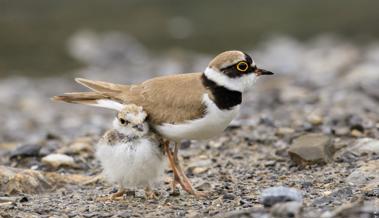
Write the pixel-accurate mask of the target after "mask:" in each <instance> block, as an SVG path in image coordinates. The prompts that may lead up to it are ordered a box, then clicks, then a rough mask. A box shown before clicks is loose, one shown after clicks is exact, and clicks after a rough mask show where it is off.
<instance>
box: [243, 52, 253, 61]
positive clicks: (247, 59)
mask: <svg viewBox="0 0 379 218" xmlns="http://www.w3.org/2000/svg"><path fill="white" fill-rule="evenodd" d="M243 54H244V55H245V59H246V61H247V63H249V64H252V63H253V59H252V58H251V57H250V56H249V55H248V54H246V53H245V52H244V53H243Z"/></svg>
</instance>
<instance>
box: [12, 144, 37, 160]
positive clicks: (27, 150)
mask: <svg viewBox="0 0 379 218" xmlns="http://www.w3.org/2000/svg"><path fill="white" fill-rule="evenodd" d="M41 147H42V146H41V145H40V144H25V145H20V146H17V147H16V148H15V149H14V150H13V151H12V152H11V154H10V158H15V157H35V156H38V155H39V150H40V149H41Z"/></svg>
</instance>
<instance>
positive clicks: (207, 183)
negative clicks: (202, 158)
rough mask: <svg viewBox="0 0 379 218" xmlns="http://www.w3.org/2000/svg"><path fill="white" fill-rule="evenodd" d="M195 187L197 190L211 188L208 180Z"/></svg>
mask: <svg viewBox="0 0 379 218" xmlns="http://www.w3.org/2000/svg"><path fill="white" fill-rule="evenodd" d="M196 189H197V190H199V191H209V190H211V189H212V185H211V184H210V183H209V182H204V183H201V184H200V185H198V186H196Z"/></svg>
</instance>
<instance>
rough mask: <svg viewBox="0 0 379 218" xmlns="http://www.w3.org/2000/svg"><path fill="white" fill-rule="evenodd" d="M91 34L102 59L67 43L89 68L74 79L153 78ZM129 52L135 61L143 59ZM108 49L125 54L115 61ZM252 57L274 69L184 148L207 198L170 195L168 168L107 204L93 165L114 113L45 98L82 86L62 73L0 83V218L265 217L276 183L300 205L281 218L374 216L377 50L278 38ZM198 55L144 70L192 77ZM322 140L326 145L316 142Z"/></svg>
mask: <svg viewBox="0 0 379 218" xmlns="http://www.w3.org/2000/svg"><path fill="white" fill-rule="evenodd" d="M96 37H98V40H97V41H96V43H95V44H93V45H92V46H93V50H96V49H98V50H101V51H104V52H103V53H102V55H101V56H99V55H96V54H98V53H96V54H92V53H91V54H88V53H85V51H82V50H80V43H79V42H78V41H80V40H86V38H85V35H77V36H74V37H73V39H72V41H71V46H72V49H71V50H72V53H73V56H75V57H78V58H79V57H81V58H82V59H81V60H82V61H84V62H86V63H87V65H88V67H86V68H84V69H81V70H80V71H78V72H75V75H76V76H83V77H89V78H96V79H105V80H108V81H122V82H124V81H125V82H127V81H141V80H142V79H144V78H146V77H151V76H154V75H153V74H151V75H144V76H141V75H140V74H138V72H140V71H139V70H140V69H139V67H140V66H142V65H143V64H141V63H139V62H138V60H134V59H133V58H131V57H130V55H129V56H128V54H129V53H128V52H129V51H128V52H127V51H123V50H122V51H119V50H117V49H116V51H113V50H112V48H113V49H115V48H114V47H115V46H110V45H109V40H108V41H107V40H106V38H107V37H108V36H107V35H101V36H96ZM112 37H114V36H112ZM103 41H107V43H108V44H106V43H104V42H103ZM116 41H117V43H121V44H122V43H125V45H124V46H127V45H128V44H127V43H129V42H127V41H125V42H122V41H121V42H120V40H116ZM75 43H77V44H75ZM133 43H136V42H133ZM111 44H112V43H111ZM107 46H108V47H107ZM104 47H105V48H109V49H108V50H107V49H104ZM140 47H141V46H135V47H133V48H134V50H138V49H142V48H140ZM73 48H75V49H73ZM138 51H139V52H137V53H138V54H139V55H140V56H141V58H145V59H150V58H153V57H150V56H148V55H146V53H148V52H142V51H140V50H138ZM87 52H88V51H87ZM117 52H118V53H120V52H121V53H122V54H124V53H125V54H124V57H125V58H124V59H121V60H118V61H114V59H112V57H114V56H113V55H112V54H114V53H117ZM123 52H124V53H123ZM253 54H254V56H256V58H257V60H256V62H257V63H262V67H265V68H268V69H270V70H272V71H274V72H276V73H277V74H276V75H275V76H273V77H270V78H264V79H262V80H259V81H258V82H257V84H256V86H255V87H254V88H253V89H252V90H251V91H250V92H249V93H248V94H247V95H246V96H245V98H244V105H243V107H242V112H241V114H240V116H239V118H238V119H237V120H235V121H234V122H233V123H232V125H231V126H230V127H229V128H228V129H226V131H225V132H224V133H223V134H222V135H220V136H219V137H215V138H213V139H211V140H209V141H191V142H183V144H182V149H181V151H180V155H181V158H182V160H181V161H182V164H183V165H184V168H185V169H186V172H187V175H188V176H189V178H190V179H191V181H192V182H193V184H194V186H195V187H197V188H198V189H201V190H205V191H209V196H208V198H206V199H196V198H194V197H192V196H189V195H188V194H186V193H184V192H183V191H181V192H180V195H178V196H176V195H172V194H171V192H170V184H169V181H170V177H171V175H172V172H171V171H169V170H167V173H166V176H165V178H164V179H163V181H162V184H161V185H160V186H158V187H157V188H156V190H157V192H158V193H159V197H158V198H157V199H154V200H149V199H145V198H144V194H143V192H142V190H136V191H135V192H134V193H133V192H130V193H128V195H126V196H124V199H123V200H120V201H109V200H107V199H106V196H107V195H108V194H110V193H112V192H114V191H115V188H114V187H113V186H112V184H107V183H106V182H104V181H103V180H102V179H101V178H98V179H96V178H97V177H96V175H98V174H100V173H101V169H100V166H99V163H98V162H97V161H96V160H95V159H94V145H95V144H96V141H97V140H98V139H99V137H100V136H101V134H102V133H103V132H104V131H105V130H106V129H107V128H109V127H110V126H111V120H112V117H113V116H114V114H112V113H109V112H108V111H107V110H102V109H93V108H88V107H84V106H78V105H67V104H63V103H54V102H51V101H50V100H49V97H51V96H53V95H56V94H60V93H63V92H65V91H73V90H80V87H79V86H77V85H75V84H74V82H73V80H72V78H55V77H54V78H48V79H39V80H31V79H28V78H14V77H10V78H7V79H3V80H1V81H0V107H1V108H2V109H1V111H0V122H1V123H2V125H1V126H0V165H2V167H4V168H3V170H2V171H0V178H2V179H1V180H0V181H2V182H1V183H0V217H112V216H115V217H184V216H185V217H207V216H221V217H243V216H244V217H271V216H275V213H274V212H273V210H274V209H273V208H264V207H263V205H262V203H261V197H260V195H261V193H262V191H263V190H264V189H265V188H269V187H275V186H286V187H291V188H295V189H296V190H298V191H299V192H300V193H302V195H303V199H304V200H303V202H302V210H301V211H296V213H294V214H288V213H287V214H285V215H283V216H279V217H294V216H296V217H320V216H321V215H323V217H348V216H351V217H375V216H378V215H377V212H378V208H379V201H378V198H379V140H378V139H379V89H378V86H377V84H379V73H378V70H379V46H378V45H375V44H374V45H369V46H366V47H364V46H361V47H358V46H355V45H353V44H351V43H348V42H342V41H340V40H338V39H334V38H331V37H320V38H317V39H314V40H312V41H310V42H307V43H299V42H297V41H294V40H292V39H289V38H277V39H273V40H271V41H268V42H267V43H265V44H262V45H261V46H260V47H259V49H258V50H257V51H255V52H254V53H253ZM86 55H87V56H86ZM178 56H179V57H181V58H178ZM183 57H188V60H190V61H189V62H184V60H187V58H183ZM258 59H259V60H258ZM98 60H101V63H100V61H98ZM208 60H209V57H208V56H205V55H194V54H181V55H178V54H171V55H167V56H164V57H159V58H158V59H157V60H156V61H154V62H153V63H151V64H150V65H149V66H143V70H144V71H145V70H146V72H150V70H151V69H159V70H158V72H168V73H170V72H175V71H176V72H181V71H185V70H189V71H190V70H193V69H202V68H204V66H205V63H206V62H207V61H208ZM126 66H128V68H126ZM129 66H130V67H129ZM123 70H124V71H125V72H126V73H123V72H124V71H123ZM105 71H106V72H109V74H107V75H104V74H103V73H101V72H105ZM124 75H128V77H127V78H125V76H124ZM21 90H22V91H21ZM314 133H317V135H316V137H314ZM300 136H302V137H304V136H305V138H306V139H305V140H303V141H302V140H299V137H300ZM320 137H321V138H325V139H327V140H325V142H321V143H318V142H319V141H317V140H319V138H320ZM295 144H296V146H295ZM309 146H315V147H316V148H315V149H316V150H312V149H309ZM295 147H299V148H297V149H298V150H295ZM326 148H327V149H326ZM288 151H291V152H294V153H295V155H289V152H288ZM291 152H290V154H291ZM55 153H58V154H63V155H67V156H69V157H71V158H73V161H72V162H70V161H69V162H67V163H64V164H62V165H56V166H54V165H51V164H49V163H48V162H44V161H42V159H43V157H45V156H47V155H49V154H55ZM4 169H6V170H4ZM20 169H28V170H25V171H22V170H21V171H20ZM16 174H17V175H16ZM15 175H16V176H15ZM23 175H27V176H23ZM36 175H38V176H36ZM75 176H78V177H75ZM12 185H13V186H12ZM352 211H353V212H352ZM375 213H376V215H375ZM270 214H271V215H270ZM344 214H345V215H344ZM346 214H347V215H346ZM277 217H278V216H277Z"/></svg>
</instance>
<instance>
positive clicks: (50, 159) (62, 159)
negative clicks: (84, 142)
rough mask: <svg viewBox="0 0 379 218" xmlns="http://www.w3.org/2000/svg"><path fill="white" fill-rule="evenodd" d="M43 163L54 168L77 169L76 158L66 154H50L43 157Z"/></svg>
mask: <svg viewBox="0 0 379 218" xmlns="http://www.w3.org/2000/svg"><path fill="white" fill-rule="evenodd" d="M41 161H42V163H44V164H47V165H49V166H51V167H53V168H59V167H60V166H68V167H76V165H75V161H74V158H72V157H70V156H68V155H65V154H49V155H47V156H45V157H43V158H42V160H41Z"/></svg>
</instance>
